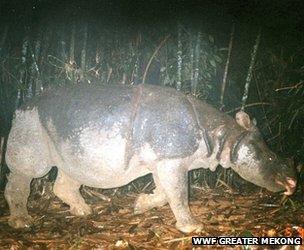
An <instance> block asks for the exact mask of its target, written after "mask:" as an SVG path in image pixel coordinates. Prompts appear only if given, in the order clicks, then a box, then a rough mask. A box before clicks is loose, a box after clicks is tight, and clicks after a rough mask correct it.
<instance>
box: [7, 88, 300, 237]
mask: <svg viewBox="0 0 304 250" xmlns="http://www.w3.org/2000/svg"><path fill="white" fill-rule="evenodd" d="M6 160H7V164H8V166H9V168H10V170H11V173H10V176H9V180H8V184H7V186H6V190H5V197H6V199H7V202H8V204H9V208H10V218H9V224H10V225H11V226H12V227H15V228H19V227H27V226H30V223H31V217H30V216H29V215H28V212H27V207H26V204H27V198H28V195H29V192H30V182H31V180H32V179H33V178H37V177H42V176H43V175H45V174H46V173H47V172H48V171H49V170H50V168H51V167H52V166H57V167H58V176H57V179H56V182H55V184H54V193H55V194H56V195H57V196H58V197H59V198H60V199H61V200H62V201H63V202H65V203H66V204H68V205H69V206H70V212H71V213H72V214H75V215H88V214H90V213H91V212H92V210H91V208H90V207H89V206H88V205H87V204H86V203H85V201H84V199H83V198H82V196H81V195H80V193H79V188H80V186H81V185H87V186H92V187H97V188H114V187H120V186H123V185H125V184H128V183H129V182H131V181H132V180H134V179H136V178H138V177H141V176H144V175H146V174H148V173H152V175H153V178H154V181H155V185H156V189H155V190H154V192H153V194H141V195H140V196H139V197H138V199H137V200H136V202H135V207H134V211H135V213H143V212H145V211H147V210H148V209H151V208H153V207H157V206H163V205H165V204H166V203H169V205H170V207H171V209H172V211H173V213H174V215H175V218H176V221H177V222H176V226H177V228H178V229H179V230H181V231H183V232H186V233H188V232H192V231H195V230H196V231H197V230H200V229H201V225H200V224H198V223H196V222H195V220H194V219H193V218H192V216H191V213H190V210H189V206H188V197H187V194H188V190H187V188H188V183H187V180H188V179H187V172H188V171H189V170H191V169H196V168H210V169H211V170H215V168H216V167H217V165H219V164H220V165H222V166H223V167H232V168H233V169H234V170H235V171H236V172H238V173H239V174H240V175H241V176H242V177H243V178H245V179H246V180H248V181H251V182H253V183H255V184H257V185H259V186H262V187H265V188H267V189H269V190H271V191H281V190H283V189H287V194H291V193H292V192H293V191H294V189H295V184H296V180H295V177H294V176H295V175H294V172H293V169H292V166H291V165H290V164H289V163H288V162H287V161H285V160H282V159H279V158H278V157H277V156H276V155H275V154H274V153H272V152H271V151H270V150H269V149H268V148H267V146H266V145H265V143H264V142H263V140H262V139H261V137H260V135H259V133H258V130H257V128H256V127H255V126H254V125H252V123H251V121H250V119H249V117H248V115H247V114H246V113H244V112H239V113H238V114H237V115H236V120H234V119H233V118H231V117H230V116H227V115H226V114H224V113H222V112H220V111H218V110H216V109H214V108H212V107H211V106H210V105H208V104H206V103H204V102H201V101H199V100H196V99H194V98H192V97H188V96H185V95H183V94H181V93H179V92H177V91H175V90H173V89H169V88H161V87H156V86H149V85H141V86H137V87H128V86H108V87H106V86H97V85H77V86H73V88H71V87H62V88H58V89H55V90H52V91H50V92H47V93H44V94H43V95H42V96H39V97H36V98H34V99H33V100H31V101H30V102H29V103H26V104H25V105H24V106H23V107H21V108H20V109H18V110H17V111H16V113H15V118H14V120H13V125H12V129H11V132H10V135H9V139H8V146H7V152H6Z"/></svg>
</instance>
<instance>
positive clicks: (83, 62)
mask: <svg viewBox="0 0 304 250" xmlns="http://www.w3.org/2000/svg"><path fill="white" fill-rule="evenodd" d="M87 40H88V25H87V24H85V26H84V31H83V47H82V50H81V64H80V65H81V69H82V70H83V71H85V70H86V54H87V53H86V50H87Z"/></svg>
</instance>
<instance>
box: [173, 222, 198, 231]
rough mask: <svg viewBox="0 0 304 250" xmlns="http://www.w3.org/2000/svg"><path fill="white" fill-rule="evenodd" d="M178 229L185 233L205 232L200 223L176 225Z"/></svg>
mask: <svg viewBox="0 0 304 250" xmlns="http://www.w3.org/2000/svg"><path fill="white" fill-rule="evenodd" d="M175 226H176V228H177V229H178V230H179V231H181V232H183V233H192V232H194V233H200V232H202V230H203V225H202V224H199V223H193V224H192V223H191V224H180V223H176V224H175Z"/></svg>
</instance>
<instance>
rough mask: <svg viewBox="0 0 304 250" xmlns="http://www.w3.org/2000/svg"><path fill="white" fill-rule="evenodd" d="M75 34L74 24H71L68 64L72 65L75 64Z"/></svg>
mask: <svg viewBox="0 0 304 250" xmlns="http://www.w3.org/2000/svg"><path fill="white" fill-rule="evenodd" d="M75 33H76V27H75V22H73V24H72V33H71V42H70V64H74V62H75Z"/></svg>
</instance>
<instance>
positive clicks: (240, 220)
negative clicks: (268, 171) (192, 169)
mask: <svg viewBox="0 0 304 250" xmlns="http://www.w3.org/2000/svg"><path fill="white" fill-rule="evenodd" d="M192 190H193V191H192V194H191V199H190V207H191V210H192V213H193V214H194V215H195V216H196V217H197V219H198V220H199V221H201V222H202V223H203V225H204V226H205V227H204V230H203V231H202V232H201V234H200V235H202V236H301V237H304V206H303V200H302V201H299V199H298V198H299V197H298V198H297V197H295V198H293V199H286V200H285V201H284V202H282V196H280V195H278V194H275V195H270V193H268V192H267V191H265V190H263V191H261V190H260V191H259V192H255V193H251V194H250V195H246V196H245V195H242V194H240V193H237V192H234V191H232V190H231V189H227V188H226V189H223V188H221V189H219V188H218V189H212V190H211V189H202V188H192ZM82 193H83V195H84V197H85V199H86V201H87V203H89V204H90V206H91V207H92V208H93V211H94V214H93V215H91V216H88V217H75V216H72V215H71V214H70V213H69V211H68V206H67V205H65V204H63V203H62V202H61V201H60V200H59V199H58V198H56V197H55V196H54V195H50V196H47V197H46V196H45V195H43V196H42V197H40V198H41V199H39V200H38V199H37V197H35V195H32V196H31V198H30V201H29V212H30V214H31V215H32V216H33V217H34V220H35V221H34V225H33V227H31V228H29V229H18V230H15V229H12V228H10V227H9V226H8V224H7V219H8V208H7V205H6V202H5V201H4V197H3V192H1V193H0V249H96V250H97V249H215V247H214V246H209V247H208V246H205V247H200V248H199V247H195V248H194V247H193V246H192V243H191V236H194V235H197V234H192V235H191V234H190V235H189V234H188V235H187V234H183V233H181V232H179V231H178V230H176V229H175V227H174V224H175V219H174V216H173V214H172V212H171V210H170V208H169V206H168V205H166V206H164V207H162V208H155V209H152V210H151V211H148V212H146V213H144V214H142V215H134V214H133V203H134V200H135V198H136V196H137V194H135V193H129V194H128V193H127V194H123V193H119V192H116V193H115V194H114V193H113V190H112V191H110V190H105V191H100V190H97V189H91V188H84V189H83V190H82ZM105 195H107V196H105ZM297 199H298V200H297ZM217 249H279V248H278V247H274V248H271V247H267V246H263V247H261V246H252V247H250V248H244V247H243V248H242V247H235V246H222V247H217ZM281 249H304V248H302V247H301V248H300V247H298V248H294V247H287V248H286V247H285V248H281Z"/></svg>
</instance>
